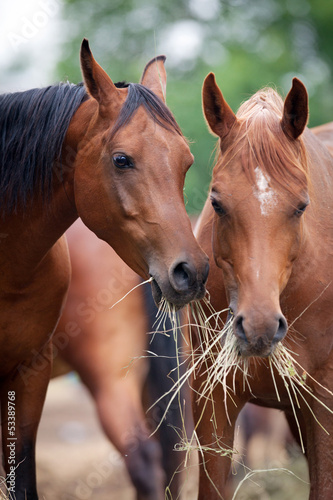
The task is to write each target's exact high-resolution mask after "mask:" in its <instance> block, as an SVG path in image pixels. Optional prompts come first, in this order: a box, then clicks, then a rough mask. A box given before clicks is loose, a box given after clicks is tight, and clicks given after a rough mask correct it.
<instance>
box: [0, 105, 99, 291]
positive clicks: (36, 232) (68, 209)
mask: <svg viewBox="0 0 333 500" xmlns="http://www.w3.org/2000/svg"><path fill="white" fill-rule="evenodd" d="M95 112H96V107H95V106H94V104H93V103H92V102H91V101H89V100H88V101H86V102H85V103H83V104H82V105H81V106H80V107H79V109H78V110H77V112H76V113H75V115H74V117H73V119H72V121H71V123H70V126H69V128H68V131H67V134H66V137H65V141H64V144H63V154H62V170H63V172H62V173H61V175H60V174H59V172H60V170H59V165H54V173H55V175H54V181H53V186H52V195H51V197H50V200H49V201H45V200H43V199H42V197H41V196H36V197H34V199H33V201H32V202H31V203H29V204H28V207H27V208H25V209H21V210H20V209H19V208H18V210H17V212H16V213H15V214H12V215H10V216H7V217H6V218H5V220H4V221H3V223H2V224H1V226H2V227H1V233H2V235H3V240H4V241H3V244H2V245H1V246H0V260H1V261H2V260H5V261H8V262H12V264H13V265H12V266H11V271H10V272H11V274H12V273H15V274H17V276H19V277H20V279H21V277H22V278H23V281H24V276H26V279H27V281H29V278H30V276H31V273H33V272H34V269H36V268H37V267H38V264H39V263H40V262H41V261H42V260H43V258H44V256H45V255H46V253H47V252H48V251H49V250H50V249H51V248H52V246H53V245H54V244H55V243H56V241H57V240H58V239H59V238H60V237H61V236H62V235H63V234H64V232H65V231H66V230H67V229H68V228H69V227H70V226H71V225H72V224H73V222H74V221H75V220H76V219H77V218H78V214H77V211H76V207H75V199H74V172H75V157H76V153H77V150H78V145H79V143H80V141H81V140H82V139H83V137H84V136H85V134H86V131H87V127H88V125H89V123H90V122H91V120H92V117H93V115H94V114H95ZM23 256H24V258H22V257H23ZM7 267H8V266H7ZM11 279H13V280H14V281H15V277H13V276H11Z"/></svg>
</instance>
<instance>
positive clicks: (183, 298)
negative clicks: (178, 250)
mask: <svg viewBox="0 0 333 500" xmlns="http://www.w3.org/2000/svg"><path fill="white" fill-rule="evenodd" d="M202 260H203V262H202V263H201V265H200V266H195V265H194V263H193V262H191V260H189V259H187V260H184V259H179V260H176V261H175V262H174V263H173V264H172V265H171V266H170V268H169V270H168V273H167V276H165V277H162V276H161V275H159V273H151V276H153V278H154V280H153V281H152V292H153V297H154V300H155V302H156V304H157V305H158V304H159V303H160V302H161V300H162V299H163V298H164V299H165V300H166V301H167V302H169V303H170V304H172V305H174V306H175V307H176V308H177V309H180V308H181V307H183V306H185V305H186V304H188V303H189V302H192V301H193V300H200V299H202V298H203V296H204V295H205V292H206V288H205V284H206V281H207V278H208V272H209V264H208V258H207V257H206V256H205V257H204V258H203V259H202Z"/></svg>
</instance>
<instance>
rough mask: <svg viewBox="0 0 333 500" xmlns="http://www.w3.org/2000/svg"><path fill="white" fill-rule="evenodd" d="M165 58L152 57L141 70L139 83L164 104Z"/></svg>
mask: <svg viewBox="0 0 333 500" xmlns="http://www.w3.org/2000/svg"><path fill="white" fill-rule="evenodd" d="M165 60H166V57H165V56H157V57H154V59H152V60H151V61H149V63H148V64H146V67H145V69H144V70H143V73H142V77H141V80H140V83H141V84H142V85H144V86H145V87H147V88H148V89H149V90H152V91H153V92H154V94H156V95H157V96H158V97H159V98H160V99H162V101H163V102H165V95H166V82H167V76H166V71H165V66H164V63H165Z"/></svg>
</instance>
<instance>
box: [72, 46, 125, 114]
mask: <svg viewBox="0 0 333 500" xmlns="http://www.w3.org/2000/svg"><path fill="white" fill-rule="evenodd" d="M80 60H81V71H82V75H83V80H84V84H85V87H86V89H87V91H88V93H89V94H90V95H91V96H92V97H93V98H94V99H96V101H98V103H99V104H100V105H102V106H103V105H107V104H109V103H110V102H111V101H112V99H114V98H115V96H118V94H119V92H118V89H117V87H116V86H115V85H114V83H113V82H112V80H111V78H110V77H109V75H108V74H107V73H106V72H105V71H104V69H103V68H102V67H101V66H100V65H99V64H98V63H97V62H96V61H95V59H94V57H93V55H92V52H91V50H90V47H89V42H88V40H87V39H86V38H84V39H83V41H82V44H81V52H80Z"/></svg>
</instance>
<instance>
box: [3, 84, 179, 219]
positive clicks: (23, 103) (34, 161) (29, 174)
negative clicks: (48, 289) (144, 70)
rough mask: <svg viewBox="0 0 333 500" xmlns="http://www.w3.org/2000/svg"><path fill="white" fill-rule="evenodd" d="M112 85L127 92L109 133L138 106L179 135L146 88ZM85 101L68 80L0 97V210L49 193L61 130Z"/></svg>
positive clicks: (167, 113) (81, 88) (169, 116)
mask: <svg viewBox="0 0 333 500" xmlns="http://www.w3.org/2000/svg"><path fill="white" fill-rule="evenodd" d="M116 86H117V87H118V88H128V96H127V98H126V101H125V103H124V105H123V107H122V109H121V111H120V114H119V116H118V119H117V121H116V123H115V125H114V127H113V128H112V130H111V137H113V136H114V135H115V134H116V132H117V131H118V130H119V129H120V128H121V127H123V126H125V125H126V124H127V123H128V122H129V121H130V119H131V118H132V116H133V114H134V113H135V112H136V110H137V109H138V108H139V106H141V105H142V106H144V108H145V109H146V111H147V113H148V114H149V115H150V116H151V117H152V118H153V120H154V121H155V122H156V123H158V124H159V125H161V126H162V127H164V128H166V129H169V130H175V131H176V132H177V133H178V134H180V135H181V130H180V128H179V125H178V124H177V122H176V120H175V119H174V117H173V115H172V113H171V112H170V110H169V109H168V108H167V106H166V105H165V104H164V103H163V102H162V100H161V99H159V98H158V97H157V96H156V95H155V94H154V93H153V92H152V91H151V90H149V89H148V88H147V87H144V86H143V85H141V84H138V83H126V82H119V83H117V84H116ZM86 99H88V95H87V93H86V90H85V87H84V86H83V84H79V85H73V84H69V83H60V84H59V85H53V86H49V87H46V88H43V89H32V90H27V91H26V92H16V93H13V94H3V95H0V140H1V146H0V213H2V214H6V213H11V212H12V211H13V210H15V209H16V208H17V206H18V203H20V204H21V206H23V207H25V206H26V204H27V201H28V200H29V199H30V198H31V197H32V195H33V193H34V191H35V190H39V193H41V194H42V195H43V196H44V199H47V198H48V197H49V196H50V194H51V188H52V181H53V176H54V168H53V167H54V165H58V166H59V165H60V166H61V151H62V145H63V141H64V138H65V135H66V132H67V129H68V127H69V124H70V121H71V119H72V118H73V115H74V114H75V112H76V111H77V109H78V107H79V106H80V104H81V103H82V102H84V101H85V100H86Z"/></svg>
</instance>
